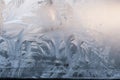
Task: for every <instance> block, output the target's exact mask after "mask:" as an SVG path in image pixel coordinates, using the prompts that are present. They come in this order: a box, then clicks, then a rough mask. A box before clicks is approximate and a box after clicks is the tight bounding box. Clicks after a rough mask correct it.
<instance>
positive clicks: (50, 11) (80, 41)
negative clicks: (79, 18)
mask: <svg viewBox="0 0 120 80" xmlns="http://www.w3.org/2000/svg"><path fill="white" fill-rule="evenodd" d="M0 1H1V2H0V6H2V8H1V7H0V14H1V15H0V27H1V30H2V31H1V33H2V34H1V36H0V77H17V78H21V77H23V78H26V77H29V78H90V77H91V78H101V77H102V78H107V77H109V78H110V77H111V78H114V77H115V78H117V77H120V76H119V69H116V67H115V66H114V64H115V63H114V61H112V60H111V59H110V57H109V51H110V47H109V46H106V45H104V40H101V38H102V36H101V35H102V34H101V33H98V32H95V31H92V30H90V29H84V28H81V30H78V29H77V28H72V27H70V29H69V27H66V26H73V25H72V24H70V23H71V22H73V20H74V19H73V17H74V16H73V12H74V11H73V5H74V4H75V3H76V2H77V0H11V1H10V2H9V4H7V5H5V4H4V3H3V2H2V1H3V0H0ZM79 1H82V0H79ZM28 3H29V4H28ZM3 5H4V6H6V8H4V7H3ZM2 13H4V14H2Z"/></svg>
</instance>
